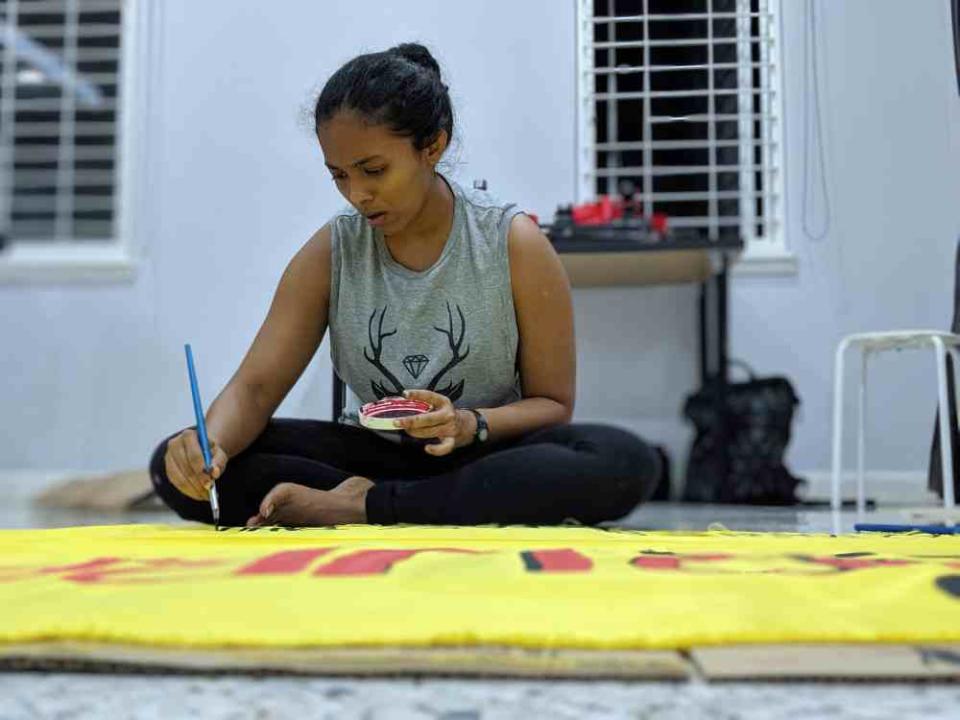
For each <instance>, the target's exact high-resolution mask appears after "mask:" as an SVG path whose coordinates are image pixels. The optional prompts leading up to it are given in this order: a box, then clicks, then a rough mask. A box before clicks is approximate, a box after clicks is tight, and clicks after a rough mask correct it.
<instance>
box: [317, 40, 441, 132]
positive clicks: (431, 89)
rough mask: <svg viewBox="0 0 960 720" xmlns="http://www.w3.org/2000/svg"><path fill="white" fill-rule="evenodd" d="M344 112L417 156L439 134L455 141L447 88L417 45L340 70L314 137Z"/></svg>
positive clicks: (327, 89)
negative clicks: (382, 128)
mask: <svg viewBox="0 0 960 720" xmlns="http://www.w3.org/2000/svg"><path fill="white" fill-rule="evenodd" d="M344 110H346V111H353V112H356V113H357V114H358V115H359V116H360V117H361V118H363V119H364V120H365V121H366V122H369V123H370V124H372V125H386V126H387V127H388V128H390V130H391V131H392V132H394V133H396V134H397V135H400V136H401V137H409V138H410V139H411V140H412V142H413V146H414V148H415V149H417V150H423V149H424V148H426V147H428V146H429V145H430V144H431V143H432V142H434V141H435V140H436V138H437V136H438V134H439V133H440V130H446V131H447V144H448V147H449V144H450V142H452V140H453V107H452V105H451V103H450V93H449V88H448V87H447V86H446V85H444V84H443V80H442V79H441V76H440V66H439V65H438V64H437V61H436V60H434V58H433V55H431V54H430V51H429V50H427V48H425V47H424V46H423V45H420V44H417V43H402V44H400V45H397V46H396V47H392V48H390V49H389V50H385V51H383V52H377V53H368V54H366V55H358V56H357V57H355V58H353V60H350V61H349V62H347V63H346V64H344V65H343V67H341V68H340V69H339V70H337V71H336V72H335V73H334V74H333V75H332V76H331V77H330V79H329V80H327V84H326V85H324V87H323V90H322V91H321V92H320V95H319V97H317V102H316V105H315V106H314V110H313V123H314V125H313V127H314V132H315V133H316V132H317V131H318V130H319V129H320V126H321V125H322V124H323V123H325V122H327V121H328V120H330V119H331V118H332V117H333V116H334V115H336V114H337V113H338V112H340V111H344Z"/></svg>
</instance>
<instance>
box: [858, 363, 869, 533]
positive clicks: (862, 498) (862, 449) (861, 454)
mask: <svg viewBox="0 0 960 720" xmlns="http://www.w3.org/2000/svg"><path fill="white" fill-rule="evenodd" d="M869 357H870V352H869V351H868V350H867V349H866V348H861V352H860V397H859V403H858V405H859V407H858V411H859V412H858V415H857V522H863V521H864V519H865V518H864V514H865V513H866V511H867V489H866V487H865V484H864V458H865V456H866V409H867V359H868V358H869Z"/></svg>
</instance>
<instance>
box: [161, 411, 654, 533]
mask: <svg viewBox="0 0 960 720" xmlns="http://www.w3.org/2000/svg"><path fill="white" fill-rule="evenodd" d="M170 437H171V438H172V437H173V436H170ZM403 437H404V442H403V443H400V444H398V443H392V442H390V441H389V440H385V439H384V438H382V437H380V436H378V435H376V434H375V433H372V432H370V431H368V430H365V429H363V428H358V427H353V426H349V425H342V424H339V423H334V422H329V421H321V420H297V419H279V418H275V419H273V420H271V421H270V422H269V423H268V424H267V427H266V428H265V429H264V431H263V432H262V433H261V434H260V436H259V437H257V439H256V440H254V441H253V443H251V445H250V446H249V447H248V448H247V449H246V450H244V451H243V452H241V453H239V454H237V456H236V457H234V458H232V459H231V460H230V462H229V463H228V464H227V468H226V470H225V471H224V473H223V475H221V476H220V478H219V479H218V480H217V491H218V493H219V497H220V522H221V524H223V525H231V526H236V525H244V524H245V523H246V521H247V519H248V518H250V517H251V516H253V515H256V514H257V512H258V510H259V507H260V502H261V501H262V500H263V498H264V496H266V494H267V493H268V492H269V491H270V489H271V488H273V487H274V486H275V485H277V484H278V483H281V482H292V483H297V484H300V485H306V486H308V487H311V488H316V489H319V490H330V489H331V488H333V487H335V486H336V485H337V484H339V483H340V482H342V481H343V480H345V479H346V478H348V477H350V476H352V475H361V476H363V477H366V478H369V479H370V480H372V481H373V482H374V483H375V486H374V487H372V488H370V490H369V491H368V493H367V500H366V509H367V522H369V523H372V524H379V525H389V524H393V523H422V524H440V525H479V524H487V523H496V524H531V525H554V524H559V523H562V522H563V521H564V520H567V519H571V518H572V519H574V520H577V521H579V522H581V523H583V524H595V523H598V522H601V521H604V520H613V519H616V518H619V517H622V516H624V515H626V514H627V513H629V512H630V511H631V510H632V509H633V508H634V507H635V506H636V505H637V504H638V503H640V502H642V501H644V500H646V499H647V498H648V497H649V496H650V495H651V494H652V493H653V490H654V488H655V486H656V483H657V481H658V480H659V476H660V472H661V462H660V458H659V456H658V455H657V454H656V452H655V451H654V450H653V449H652V448H651V447H649V446H648V445H647V444H646V443H644V442H643V441H642V440H640V439H639V438H638V437H636V436H635V435H633V434H631V433H629V432H627V431H625V430H621V429H619V428H615V427H610V426H605V425H588V424H568V425H558V426H555V427H550V428H544V429H542V430H538V431H535V432H532V433H529V434H527V435H525V436H522V437H521V438H519V439H516V440H512V441H506V442H500V443H492V444H491V445H476V444H474V445H470V446H467V447H464V448H460V449H457V450H454V451H453V452H452V453H450V454H449V455H446V456H443V457H434V456H432V455H428V454H427V453H426V452H424V450H423V444H422V442H420V441H416V440H414V439H413V438H410V437H409V436H406V435H404V436H403ZM169 440H170V438H167V439H166V440H164V441H163V442H161V443H160V445H159V446H158V447H157V449H156V450H155V451H154V453H153V456H152V458H151V459H150V476H151V478H152V480H153V485H154V487H155V488H156V491H157V494H158V495H159V496H160V497H161V498H162V499H163V501H164V502H166V504H167V505H169V506H170V507H171V508H172V509H173V510H175V511H176V512H177V514H179V515H180V517H182V518H185V519H188V520H197V521H200V522H205V523H212V522H213V517H212V514H211V511H210V505H209V503H208V502H205V501H198V500H193V499H192V498H189V497H187V496H186V495H183V494H182V493H181V492H180V491H179V490H177V489H176V488H175V487H174V486H173V485H172V484H171V483H170V481H169V479H168V478H167V474H166V471H165V469H164V460H163V459H164V454H165V453H166V449H167V442H168V441H169Z"/></svg>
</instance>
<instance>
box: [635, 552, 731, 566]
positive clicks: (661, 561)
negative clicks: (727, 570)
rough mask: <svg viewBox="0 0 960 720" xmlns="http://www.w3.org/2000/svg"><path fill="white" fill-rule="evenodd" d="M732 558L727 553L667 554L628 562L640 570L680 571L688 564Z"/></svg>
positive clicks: (652, 554)
mask: <svg viewBox="0 0 960 720" xmlns="http://www.w3.org/2000/svg"><path fill="white" fill-rule="evenodd" d="M732 557H733V555H730V554H729V553H714V554H693V555H672V554H667V553H644V554H642V555H637V556H636V557H635V558H632V559H631V560H630V564H631V565H633V566H634V567H636V568H640V569H641V570H682V569H683V566H684V564H685V563H689V562H698V563H699V562H720V561H723V560H729V559H731V558H732Z"/></svg>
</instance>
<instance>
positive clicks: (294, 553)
mask: <svg viewBox="0 0 960 720" xmlns="http://www.w3.org/2000/svg"><path fill="white" fill-rule="evenodd" d="M331 550H333V548H319V549H313V550H284V551H283V552H278V553H273V554H272V555H267V556H266V557H262V558H259V559H257V560H254V561H253V562H252V563H250V564H248V565H244V566H243V567H242V568H240V569H239V570H237V571H236V572H234V575H296V574H297V573H299V572H302V571H303V570H306V569H307V568H308V567H310V565H311V564H312V563H313V561H314V560H316V559H317V558H318V557H321V556H323V555H326V554H327V553H329V552H330V551H331Z"/></svg>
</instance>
